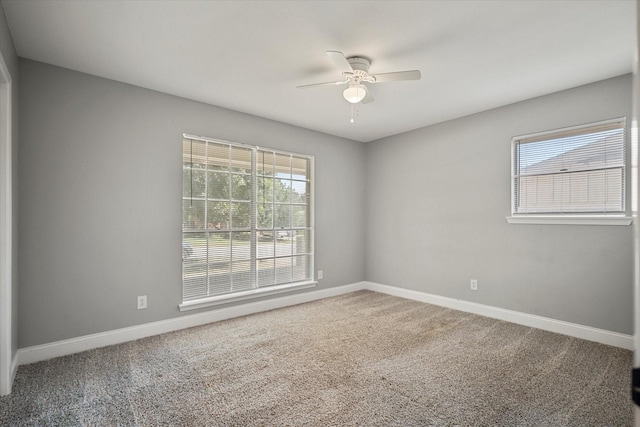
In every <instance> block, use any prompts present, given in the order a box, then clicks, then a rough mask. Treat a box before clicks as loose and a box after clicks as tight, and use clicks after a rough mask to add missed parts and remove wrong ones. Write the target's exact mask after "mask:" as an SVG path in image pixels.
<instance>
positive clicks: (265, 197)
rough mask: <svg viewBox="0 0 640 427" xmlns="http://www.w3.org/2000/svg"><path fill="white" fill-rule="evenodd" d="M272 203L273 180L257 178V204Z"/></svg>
mask: <svg viewBox="0 0 640 427" xmlns="http://www.w3.org/2000/svg"><path fill="white" fill-rule="evenodd" d="M271 201H273V178H262V177H259V178H258V202H271Z"/></svg>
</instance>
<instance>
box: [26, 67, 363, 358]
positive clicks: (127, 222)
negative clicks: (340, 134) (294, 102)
mask: <svg viewBox="0 0 640 427" xmlns="http://www.w3.org/2000/svg"><path fill="white" fill-rule="evenodd" d="M20 132H21V134H20V135H21V139H20V159H19V178H20V180H19V182H20V205H19V212H20V228H19V239H20V241H19V243H20V248H19V255H20V257H19V272H20V301H19V308H20V311H19V312H20V318H19V328H20V333H19V338H20V340H19V346H20V347H27V346H32V345H37V344H43V343H48V342H54V341H58V340H63V339H67V338H72V337H78V336H82V335H86V334H91V333H97V332H102V331H108V330H113V329H117V328H122V327H127V326H133V325H137V324H143V323H147V322H151V321H157V320H163V319H170V318H173V317H176V316H180V315H181V313H180V312H179V311H178V304H179V303H180V302H181V257H182V250H181V215H182V212H181V191H182V171H181V168H182V164H181V161H182V160H181V155H182V134H183V133H189V134H194V135H202V136H209V137H213V138H220V139H224V140H229V141H235V142H242V143H247V144H254V145H260V146H264V147H270V148H276V149H282V150H290V151H294V152H299V153H305V154H312V155H314V156H315V165H316V171H315V203H316V209H315V215H316V216H315V224H316V244H315V251H316V259H315V262H316V269H322V270H324V280H322V281H321V282H320V283H319V285H318V287H317V288H316V289H319V288H320V289H321V288H327V287H333V286H338V285H344V284H349V283H354V282H358V281H361V280H363V278H364V254H365V249H364V240H363V238H362V236H363V234H364V222H363V218H364V216H365V212H364V206H365V203H364V177H365V152H364V150H365V146H364V145H363V144H361V143H358V142H353V141H349V140H346V139H341V138H337V137H332V136H329V135H325V134H321V133H317V132H313V131H309V130H305V129H302V128H297V127H293V126H289V125H285V124H282V123H277V122H274V121H270V120H265V119H261V118H257V117H254V116H250V115H246V114H241V113H237V112H234V111H229V110H225V109H222V108H218V107H213V106H210V105H205V104H201V103H198V102H193V101H189V100H185V99H181V98H177V97H174V96H170V95H166V94H162V93H158V92H153V91H149V90H146V89H141V88H138V87H134V86H129V85H125V84H121V83H117V82H114V81H110V80H105V79H102V78H99V77H95V76H90V75H87V74H82V73H78V72H74V71H70V70H66V69H62V68H58V67H54V66H50V65H45V64H42V63H38V62H33V61H29V60H23V59H21V60H20ZM137 295H147V296H148V304H149V308H148V309H146V310H137V309H136V296H137ZM182 314H184V313H182ZM187 314H193V312H188V313H187Z"/></svg>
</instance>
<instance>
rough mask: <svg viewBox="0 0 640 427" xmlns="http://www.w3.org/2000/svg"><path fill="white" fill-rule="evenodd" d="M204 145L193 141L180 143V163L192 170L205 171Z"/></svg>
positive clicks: (188, 140)
mask: <svg viewBox="0 0 640 427" xmlns="http://www.w3.org/2000/svg"><path fill="white" fill-rule="evenodd" d="M206 150H207V148H206V143H205V142H203V141H197V140H193V139H185V140H183V142H182V163H183V164H184V165H185V166H186V165H189V166H190V167H191V168H193V169H205V165H206Z"/></svg>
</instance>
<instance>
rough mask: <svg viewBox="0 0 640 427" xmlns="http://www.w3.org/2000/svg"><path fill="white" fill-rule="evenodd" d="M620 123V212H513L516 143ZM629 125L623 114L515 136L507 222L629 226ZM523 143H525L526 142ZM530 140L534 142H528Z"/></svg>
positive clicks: (514, 202) (514, 206)
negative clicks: (621, 157) (621, 140)
mask: <svg viewBox="0 0 640 427" xmlns="http://www.w3.org/2000/svg"><path fill="white" fill-rule="evenodd" d="M615 123H621V124H622V129H623V132H624V134H623V165H622V172H623V175H622V179H623V181H622V187H623V190H622V204H623V211H616V212H611V213H606V212H598V213H593V212H524V213H521V212H516V209H517V202H518V201H517V197H518V196H517V194H516V187H517V185H516V179H517V173H518V164H517V163H518V161H519V159H518V158H517V150H518V146H519V145H520V144H522V143H523V142H522V141H527V140H539V141H544V140H553V139H559V138H562V137H563V135H567V134H571V133H576V132H580V131H581V130H583V129H594V130H593V133H595V132H597V130H596V129H595V128H597V127H602V126H607V125H610V124H615ZM627 126H628V124H627V119H626V117H617V118H614V119H609V120H601V121H596V122H590V123H586V124H582V125H577V126H569V127H564V128H559V129H553V130H548V131H542V132H536V133H531V134H526V135H519V136H515V137H513V138H512V139H511V157H510V162H511V176H510V189H511V197H510V199H511V215H510V216H507V217H506V220H507V222H508V223H509V224H557V225H630V224H631V223H632V222H633V217H631V216H629V215H628V212H629V208H628V203H627V200H628V197H627V194H628V189H627V188H628V185H627V183H628V181H629V172H628V171H629V166H628V145H629V143H628V138H629V136H628V134H629V132H628V127H627ZM589 133H590V132H585V133H584V135H588V134H589ZM525 143H526V142H525ZM530 143H533V142H530Z"/></svg>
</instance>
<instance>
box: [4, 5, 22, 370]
mask: <svg viewBox="0 0 640 427" xmlns="http://www.w3.org/2000/svg"><path fill="white" fill-rule="evenodd" d="M0 54H1V55H2V59H3V60H4V62H5V64H6V65H7V68H8V69H9V74H11V83H12V90H13V93H12V95H13V96H12V97H13V105H12V133H13V140H12V155H13V170H12V174H13V176H12V184H13V191H12V193H13V198H14V201H13V218H12V220H13V230H12V233H13V236H12V237H13V242H12V244H13V260H12V261H13V267H12V269H13V272H12V281H13V283H12V289H11V299H12V304H11V305H12V312H11V315H12V322H11V330H12V337H11V345H12V354H13V357H15V355H16V353H17V350H18V349H17V343H18V256H17V248H18V202H17V198H18V56H17V55H16V51H15V48H14V46H13V39H12V38H11V33H10V32H9V25H8V24H7V19H6V17H5V14H4V8H2V7H0Z"/></svg>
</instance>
